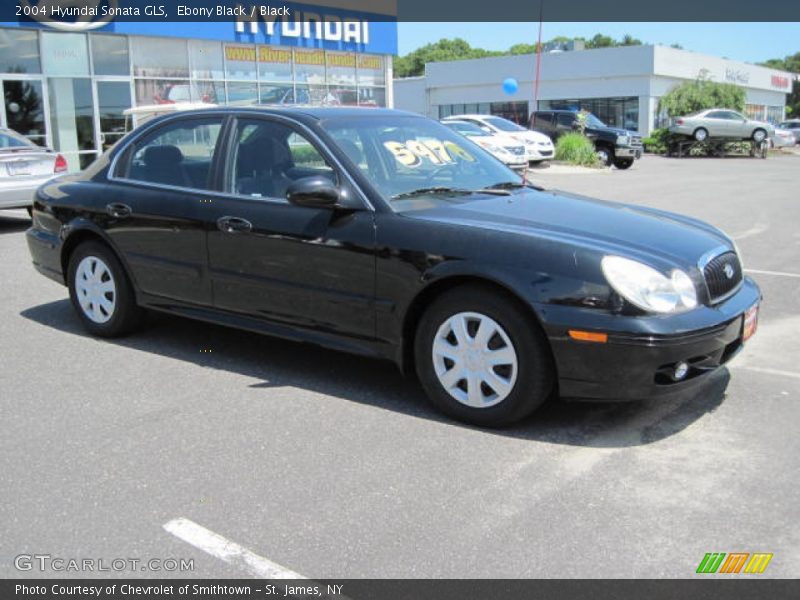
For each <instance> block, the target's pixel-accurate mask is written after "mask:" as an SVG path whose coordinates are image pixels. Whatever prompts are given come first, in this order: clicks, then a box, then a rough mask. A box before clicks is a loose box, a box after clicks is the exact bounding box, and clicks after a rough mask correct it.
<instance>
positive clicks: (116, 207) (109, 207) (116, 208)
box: [106, 202, 133, 219]
mask: <svg viewBox="0 0 800 600" xmlns="http://www.w3.org/2000/svg"><path fill="white" fill-rule="evenodd" d="M106 212H107V213H108V214H109V215H111V216H112V217H116V218H118V219H124V218H125V217H129V216H131V213H132V212H133V209H132V208H131V207H130V206H128V205H127V204H122V203H120V202H112V203H111V204H106Z"/></svg>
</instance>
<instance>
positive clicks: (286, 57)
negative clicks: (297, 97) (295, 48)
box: [258, 46, 292, 83]
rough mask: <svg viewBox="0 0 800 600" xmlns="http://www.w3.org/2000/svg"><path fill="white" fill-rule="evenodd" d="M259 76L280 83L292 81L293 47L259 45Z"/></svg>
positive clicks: (263, 79)
mask: <svg viewBox="0 0 800 600" xmlns="http://www.w3.org/2000/svg"><path fill="white" fill-rule="evenodd" d="M258 78H259V79H260V80H261V81H273V82H278V83H284V82H288V83H291V81H292V50H291V48H274V47H272V46H259V47H258Z"/></svg>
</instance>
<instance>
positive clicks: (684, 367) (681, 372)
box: [672, 360, 689, 381]
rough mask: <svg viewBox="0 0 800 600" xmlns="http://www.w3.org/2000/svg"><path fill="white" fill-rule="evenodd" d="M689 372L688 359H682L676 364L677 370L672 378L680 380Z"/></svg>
mask: <svg viewBox="0 0 800 600" xmlns="http://www.w3.org/2000/svg"><path fill="white" fill-rule="evenodd" d="M688 373H689V364H688V363H687V362H686V361H683V360H682V361H681V362H679V363H678V364H676V365H675V370H674V371H673V372H672V378H673V379H674V380H675V381H680V380H681V379H683V378H684V377H686V375H687V374H688Z"/></svg>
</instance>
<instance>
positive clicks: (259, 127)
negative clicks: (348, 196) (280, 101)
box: [228, 119, 335, 199]
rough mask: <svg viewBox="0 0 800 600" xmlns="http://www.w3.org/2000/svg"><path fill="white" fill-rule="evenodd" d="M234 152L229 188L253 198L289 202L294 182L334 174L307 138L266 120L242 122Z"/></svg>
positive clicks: (289, 128) (333, 178)
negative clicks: (288, 194)
mask: <svg viewBox="0 0 800 600" xmlns="http://www.w3.org/2000/svg"><path fill="white" fill-rule="evenodd" d="M236 127H237V130H236V134H235V140H234V147H233V149H232V152H231V158H230V160H231V163H230V167H229V174H230V175H229V178H228V189H230V190H232V191H233V193H235V194H237V195H240V196H248V197H250V198H272V199H276V198H279V199H286V192H287V190H288V188H289V186H290V185H291V184H292V182H294V181H296V180H298V179H302V178H303V177H311V176H314V175H324V176H326V177H330V178H331V180H335V175H334V171H333V169H332V168H331V166H330V165H329V164H328V162H327V161H326V160H325V158H324V157H323V156H322V154H321V153H320V152H319V150H318V149H317V148H316V146H314V145H313V144H312V143H311V142H310V141H309V140H308V138H306V137H305V136H303V135H301V134H299V133H297V132H296V131H295V130H294V129H292V128H291V127H289V126H287V125H284V124H283V123H278V122H276V121H269V120H266V119H240V120H239V121H238V123H237V126H236Z"/></svg>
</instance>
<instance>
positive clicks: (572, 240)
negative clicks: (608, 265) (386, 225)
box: [403, 190, 731, 268]
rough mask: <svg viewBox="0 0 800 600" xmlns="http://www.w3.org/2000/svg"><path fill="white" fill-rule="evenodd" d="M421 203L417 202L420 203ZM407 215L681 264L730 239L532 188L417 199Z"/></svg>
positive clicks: (655, 213) (661, 214)
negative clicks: (508, 193)
mask: <svg viewBox="0 0 800 600" xmlns="http://www.w3.org/2000/svg"><path fill="white" fill-rule="evenodd" d="M415 204H416V206H415ZM403 214H404V215H406V216H408V217H412V218H416V219H426V220H433V221H439V222H445V223H452V224H456V225H460V226H470V227H479V228H482V229H490V230H495V231H499V232H503V233H516V234H521V235H529V236H532V237H540V238H549V239H560V240H563V241H565V242H567V243H569V244H573V245H582V246H589V247H595V248H598V249H599V250H600V251H602V252H605V253H616V254H622V255H627V256H631V257H634V258H639V259H646V258H647V257H654V258H656V259H659V260H662V261H667V262H669V263H671V264H676V265H678V266H681V267H684V268H685V267H691V266H695V265H697V263H698V261H699V260H700V258H701V257H702V256H703V255H704V254H706V253H708V252H710V251H712V250H716V249H719V248H720V247H721V246H724V247H725V248H731V243H730V241H729V240H728V239H727V237H726V236H725V234H724V233H722V232H721V231H720V230H718V229H716V228H715V227H712V226H711V225H708V224H707V223H704V222H702V221H698V220H696V219H692V218H690V217H685V216H682V215H677V214H673V213H669V212H665V211H659V210H655V209H650V208H645V207H641V206H633V205H629V204H622V203H617V202H608V201H605V200H597V199H593V198H587V197H583V196H576V195H571V194H566V193H563V192H549V191H548V192H544V191H533V190H532V191H530V192H520V193H515V194H513V195H511V196H494V195H493V196H487V197H478V196H476V197H473V198H472V199H467V200H464V199H463V197H456V198H453V199H451V200H446V199H441V198H439V199H435V200H431V199H430V198H428V199H427V200H425V199H422V198H420V199H418V200H415V201H412V203H411V204H410V205H406V209H405V210H403Z"/></svg>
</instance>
